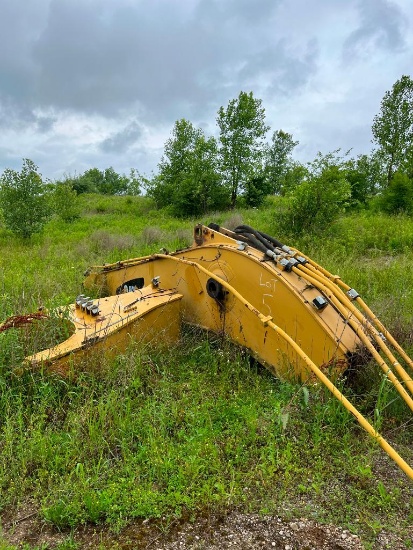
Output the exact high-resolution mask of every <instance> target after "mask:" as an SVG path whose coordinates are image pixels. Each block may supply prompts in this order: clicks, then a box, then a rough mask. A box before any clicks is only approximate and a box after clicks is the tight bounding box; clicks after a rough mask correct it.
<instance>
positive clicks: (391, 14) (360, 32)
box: [343, 0, 406, 61]
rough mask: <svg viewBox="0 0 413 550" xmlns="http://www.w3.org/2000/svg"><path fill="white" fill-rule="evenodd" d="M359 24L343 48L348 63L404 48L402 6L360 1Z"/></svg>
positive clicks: (378, 0)
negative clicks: (376, 51)
mask: <svg viewBox="0 0 413 550" xmlns="http://www.w3.org/2000/svg"><path fill="white" fill-rule="evenodd" d="M357 7H358V10H359V14H360V24H359V27H358V28H357V29H355V30H354V31H352V32H351V33H350V34H349V36H348V38H347V40H346V41H345V42H344V45H343V55H344V58H345V59H346V60H347V61H351V60H353V59H354V57H368V56H371V55H372V54H373V53H374V51H375V50H377V49H379V50H381V49H384V50H389V51H394V50H399V49H401V48H402V47H403V46H404V45H405V38H404V29H405V24H406V22H405V18H404V15H403V12H402V10H401V9H400V7H399V6H397V5H396V4H394V3H393V2H390V1H388V0H358V2H357Z"/></svg>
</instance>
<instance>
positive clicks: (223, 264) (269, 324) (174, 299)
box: [0, 224, 413, 479]
mask: <svg viewBox="0 0 413 550" xmlns="http://www.w3.org/2000/svg"><path fill="white" fill-rule="evenodd" d="M84 287H85V290H87V291H88V292H89V291H90V292H93V293H94V294H95V295H98V296H99V297H98V298H96V299H93V300H91V299H90V298H88V297H86V296H84V295H80V296H78V297H77V299H76V301H75V303H74V304H73V305H72V306H69V308H68V311H67V312H66V316H67V317H68V319H69V321H70V322H71V324H72V327H73V329H72V334H71V336H70V337H69V338H68V340H66V341H65V342H62V343H61V344H58V345H57V346H54V347H53V348H50V349H48V350H43V351H41V352H38V353H36V354H34V355H32V356H30V357H28V358H26V364H27V365H30V366H36V365H39V364H42V365H46V366H47V367H48V368H50V369H51V370H57V371H59V372H62V373H65V372H67V370H68V369H71V368H73V366H75V365H76V361H77V360H78V359H79V358H80V359H82V358H84V356H85V355H86V354H87V353H88V350H89V349H91V348H94V349H96V348H101V349H107V350H111V352H112V353H119V352H121V351H123V350H124V349H125V347H126V345H127V342H128V341H130V339H133V340H134V341H136V340H142V341H147V340H148V339H150V340H153V339H156V340H158V341H161V342H171V341H173V340H176V339H177V338H178V337H179V330H178V327H179V325H180V322H181V321H183V322H185V323H189V324H193V325H197V326H199V327H203V328H205V329H208V330H212V331H214V332H216V333H218V334H222V335H224V336H226V337H228V338H230V339H231V340H232V341H234V342H235V343H237V344H239V345H240V346H243V347H244V348H245V349H247V350H248V352H249V353H250V354H251V355H252V356H253V357H255V358H256V359H257V360H258V361H260V362H261V363H262V364H264V365H265V366H266V367H267V368H268V369H269V370H271V371H272V372H273V373H274V374H275V375H276V376H278V377H280V378H282V379H288V380H294V381H296V380H301V381H302V382H307V381H309V380H318V381H319V382H321V383H323V384H324V385H325V386H326V387H327V388H328V389H329V391H330V392H331V393H332V394H333V395H334V396H335V397H336V398H337V399H339V401H340V402H341V403H342V404H343V406H344V407H346V408H347V409H348V410H349V411H350V412H351V413H352V414H353V415H354V417H355V418H356V419H357V421H358V422H359V423H360V425H361V426H362V427H363V428H364V429H365V430H366V431H367V432H368V433H369V434H370V435H371V436H372V437H374V438H375V439H376V441H377V442H378V443H379V445H381V447H382V448H383V449H384V450H385V451H386V452H387V453H388V454H389V456H391V458H392V459H393V460H395V462H396V463H397V464H398V465H399V466H400V468H401V469H402V470H403V471H404V472H405V473H406V474H407V475H408V476H409V477H410V478H411V479H413V470H412V469H411V467H410V466H409V465H408V464H407V463H406V462H405V461H404V460H403V459H402V458H401V457H400V456H399V455H398V453H397V452H396V451H395V450H394V449H393V448H392V447H391V446H390V444H389V443H388V442H387V441H386V440H385V439H384V438H383V437H382V436H381V435H380V434H379V433H378V432H377V431H376V430H375V429H374V427H373V426H372V425H371V424H370V423H369V422H368V421H367V419H366V418H365V417H364V416H363V415H362V414H361V413H360V412H359V411H358V410H357V409H356V408H355V407H354V406H353V405H352V404H351V403H350V402H349V401H348V399H347V398H346V397H345V396H344V395H343V394H342V393H341V392H340V391H339V389H338V388H337V386H336V385H335V381H336V379H337V377H339V376H340V375H341V374H342V373H343V372H344V371H346V370H347V369H349V368H350V367H351V368H355V369H357V368H362V366H363V364H365V363H366V360H374V361H375V362H376V364H377V366H378V367H379V368H380V369H381V370H382V372H383V373H384V375H385V376H386V377H387V378H388V379H389V380H390V382H391V383H392V384H394V386H395V388H396V389H397V391H398V392H399V394H400V395H401V397H402V398H403V400H404V401H405V402H406V404H407V405H408V407H409V408H410V409H411V410H412V411H413V399H412V397H413V382H412V379H411V370H412V367H413V363H412V360H411V359H410V358H409V357H408V355H407V354H406V353H405V351H404V350H403V349H402V348H401V346H400V345H399V344H398V343H397V342H396V340H395V339H394V338H393V337H392V336H391V334H390V333H389V332H388V331H387V330H386V329H385V327H384V326H383V325H382V323H381V322H380V321H379V319H377V317H376V316H375V315H374V314H373V312H372V311H371V310H370V309H369V308H368V306H367V305H366V304H365V303H364V301H363V300H362V298H361V297H360V296H359V294H358V293H357V292H356V290H354V289H352V288H350V287H349V286H348V285H346V284H345V283H344V282H343V281H341V279H340V277H338V276H335V275H332V274H331V273H329V272H328V271H327V270H325V269H324V268H322V267H321V266H319V265H318V264H316V263H315V262H314V261H312V260H311V259H310V258H308V257H307V256H305V255H304V254H302V253H301V252H300V251H298V250H296V249H293V248H290V247H288V246H286V245H284V244H282V243H281V242H279V241H278V240H277V239H274V238H273V237H271V236H269V235H267V234H265V233H261V232H259V231H256V230H254V229H253V228H251V227H249V226H245V225H242V226H239V227H238V228H236V229H235V230H234V231H230V230H228V229H225V228H221V227H219V226H217V225H215V224H211V225H210V226H208V227H206V226H204V225H197V226H196V227H195V229H194V242H193V245H192V246H190V247H188V248H185V249H183V250H179V251H176V252H173V253H170V254H169V253H165V254H154V255H151V256H146V257H141V258H134V259H128V260H124V261H119V262H116V263H114V264H108V265H104V266H95V267H91V268H90V269H89V270H88V272H87V274H86V279H85V281H84ZM0 328H1V327H0ZM396 355H397V356H398V357H400V358H401V361H399V360H398V358H397V357H396ZM366 358H367V359H366ZM402 363H403V364H404V365H403V364H402Z"/></svg>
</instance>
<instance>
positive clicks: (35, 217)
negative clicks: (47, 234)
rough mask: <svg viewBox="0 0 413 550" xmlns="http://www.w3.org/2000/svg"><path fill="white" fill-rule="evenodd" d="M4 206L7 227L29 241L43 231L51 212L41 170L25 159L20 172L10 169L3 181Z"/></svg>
mask: <svg viewBox="0 0 413 550" xmlns="http://www.w3.org/2000/svg"><path fill="white" fill-rule="evenodd" d="M0 206H1V208H2V210H3V219H4V224H5V226H6V227H7V228H8V229H11V231H13V233H15V234H16V235H19V236H20V237H23V238H25V239H27V238H29V237H30V236H31V235H32V234H33V233H37V232H39V231H41V230H42V228H43V226H44V224H45V223H46V221H47V219H48V217H49V213H50V209H49V205H48V197H47V193H46V188H45V186H44V185H43V182H42V177H41V174H39V173H38V167H37V166H36V165H35V164H34V162H32V161H31V160H30V159H23V166H22V169H21V171H20V172H16V171H15V170H11V169H10V168H7V169H6V170H5V171H4V172H3V174H2V176H1V178H0Z"/></svg>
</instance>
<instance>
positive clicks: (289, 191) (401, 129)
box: [0, 75, 413, 237]
mask: <svg viewBox="0 0 413 550" xmlns="http://www.w3.org/2000/svg"><path fill="white" fill-rule="evenodd" d="M216 123H217V136H218V137H214V136H207V135H205V133H204V131H203V130H202V129H200V128H197V127H195V126H194V125H193V124H192V123H191V122H190V121H189V120H186V119H181V120H178V121H176V122H175V124H174V126H173V128H172V132H171V136H170V138H169V139H168V140H167V141H166V143H165V145H164V152H163V155H162V158H161V160H160V162H159V165H158V171H157V173H156V174H153V175H152V176H151V177H147V176H143V175H141V174H140V173H139V172H138V171H137V170H134V169H132V170H131V171H130V175H129V176H126V175H120V174H118V173H116V172H115V170H114V169H113V168H107V169H106V170H103V171H101V170H99V169H97V168H92V169H90V170H87V171H86V172H84V173H83V174H80V175H75V176H66V177H65V178H63V180H61V181H56V182H54V183H51V182H43V181H42V178H41V175H40V174H39V172H38V168H37V166H36V165H35V164H34V163H33V162H32V161H30V160H29V159H25V160H24V161H23V167H22V170H21V172H16V171H14V170H11V169H6V170H5V171H4V173H3V174H2V176H1V177H0V208H1V210H2V213H3V223H4V225H5V226H6V227H8V228H9V229H11V230H12V231H14V232H15V233H18V234H20V235H21V236H23V237H27V236H30V235H31V234H32V233H33V232H36V231H38V230H39V228H41V226H42V224H43V223H44V221H45V220H46V219H47V217H48V215H49V214H50V212H51V211H52V210H53V209H54V211H56V212H58V213H59V215H61V216H62V217H64V218H65V219H66V221H71V220H72V219H75V218H76V217H77V216H78V215H79V214H78V210H77V209H76V197H77V195H79V194H81V193H101V194H106V195H139V194H140V193H141V192H144V193H146V194H147V195H148V196H149V197H151V198H152V199H153V201H154V203H155V205H156V207H157V208H168V209H169V210H171V211H172V213H173V214H174V215H177V216H198V215H202V214H205V213H207V212H209V211H214V210H223V209H233V208H235V207H236V206H246V207H259V206H260V205H261V204H262V203H263V201H264V200H265V198H266V197H267V196H268V195H278V196H279V197H280V201H279V208H278V210H277V212H276V216H277V222H278V223H279V224H281V225H282V226H284V228H286V229H288V228H290V229H291V230H292V231H294V232H296V233H300V232H303V231H307V230H312V229H314V228H322V227H324V226H325V225H326V224H328V223H330V222H331V221H332V220H333V219H334V218H335V217H336V216H337V215H338V214H339V213H340V212H341V211H343V210H344V209H345V208H367V207H368V206H369V205H371V204H372V203H374V204H375V207H376V208H379V209H381V210H384V211H386V212H389V213H397V212H406V213H409V214H412V213H413V80H412V79H411V78H410V77H409V76H406V75H403V76H402V77H401V78H400V79H399V80H397V81H396V82H395V84H394V85H393V87H392V89H391V90H389V91H387V92H386V93H385V95H384V97H383V99H382V102H381V106H380V111H379V113H378V114H377V115H376V116H375V117H374V120H373V123H372V134H373V144H374V148H373V150H372V151H371V153H370V154H368V155H359V156H357V157H356V158H353V157H351V156H350V152H348V153H345V154H343V153H342V152H341V151H340V150H338V151H333V152H329V153H327V154H321V153H318V155H317V156H316V158H315V159H314V160H313V161H312V162H309V163H306V164H303V163H300V162H298V161H297V160H294V159H293V151H294V149H295V147H296V146H297V145H298V141H295V140H294V138H293V136H292V135H291V134H289V133H288V132H285V131H283V130H281V129H280V130H277V131H274V132H272V133H271V134H270V135H271V138H270V140H269V142H268V141H267V136H268V134H269V132H270V128H269V126H268V125H267V124H266V120H265V109H264V107H263V105H262V101H261V100H260V99H257V98H255V97H254V95H253V93H252V92H249V93H247V92H243V91H241V92H240V94H239V96H238V97H237V98H235V99H232V100H230V101H229V103H228V105H227V106H226V107H225V108H224V107H220V109H219V110H218V112H217V116H216Z"/></svg>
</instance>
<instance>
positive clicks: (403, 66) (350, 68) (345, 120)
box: [0, 0, 413, 179]
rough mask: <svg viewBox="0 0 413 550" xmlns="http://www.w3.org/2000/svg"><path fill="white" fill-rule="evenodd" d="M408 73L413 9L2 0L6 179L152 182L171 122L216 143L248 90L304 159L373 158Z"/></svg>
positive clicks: (403, 0)
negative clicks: (384, 119) (37, 176)
mask: <svg viewBox="0 0 413 550" xmlns="http://www.w3.org/2000/svg"><path fill="white" fill-rule="evenodd" d="M403 74H407V75H410V76H412V74H413V0H394V1H388V0H0V172H2V171H3V170H4V168H17V169H19V168H20V167H21V159H22V158H23V157H27V158H30V159H31V160H33V161H34V162H35V163H36V164H37V165H38V166H39V169H40V172H41V173H42V174H43V175H44V176H45V177H48V178H50V179H55V178H59V177H61V176H62V175H63V174H74V173H75V172H76V173H78V174H79V173H82V172H84V171H85V170H87V169H88V168H92V167H98V168H100V169H104V168H107V167H109V166H113V168H114V169H115V170H116V171H117V172H120V173H129V169H130V168H137V169H138V170H139V171H140V172H141V173H145V174H147V175H150V173H151V172H152V171H156V170H157V164H158V162H159V160H160V158H161V155H162V152H163V145H164V143H165V141H166V139H168V137H169V135H170V132H171V129H172V126H173V124H174V122H175V121H176V120H179V119H181V118H186V119H189V120H190V121H191V122H192V123H193V124H194V125H196V126H199V127H201V128H203V129H204V131H205V132H206V134H215V135H216V134H217V129H216V123H215V119H216V113H217V111H218V109H219V107H220V106H226V105H227V104H228V101H229V100H230V99H233V98H236V97H237V96H238V94H239V92H240V91H241V90H242V91H245V92H250V91H252V92H253V94H254V96H255V97H256V98H259V99H262V101H263V106H264V107H265V110H266V115H267V124H268V125H269V126H270V127H271V131H270V133H272V132H274V131H275V130H278V129H283V130H284V131H288V132H290V133H292V134H293V137H294V139H296V140H298V141H299V142H300V145H299V147H297V149H296V153H295V156H296V157H297V158H298V159H299V160H302V161H310V160H312V159H313V158H314V156H315V154H316V153H317V151H322V152H323V153H327V152H329V151H332V150H334V149H337V148H341V149H342V150H343V151H344V150H347V149H350V148H353V154H354V155H357V154H360V153H368V152H369V151H370V150H371V147H372V145H371V124H372V121H373V117H374V115H375V114H377V113H378V112H379V109H380V101H381V99H382V97H383V95H384V93H385V91H386V90H389V89H391V87H392V85H393V84H394V82H395V81H396V80H397V79H399V78H400V77H401V75H403ZM269 138H270V135H269Z"/></svg>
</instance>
